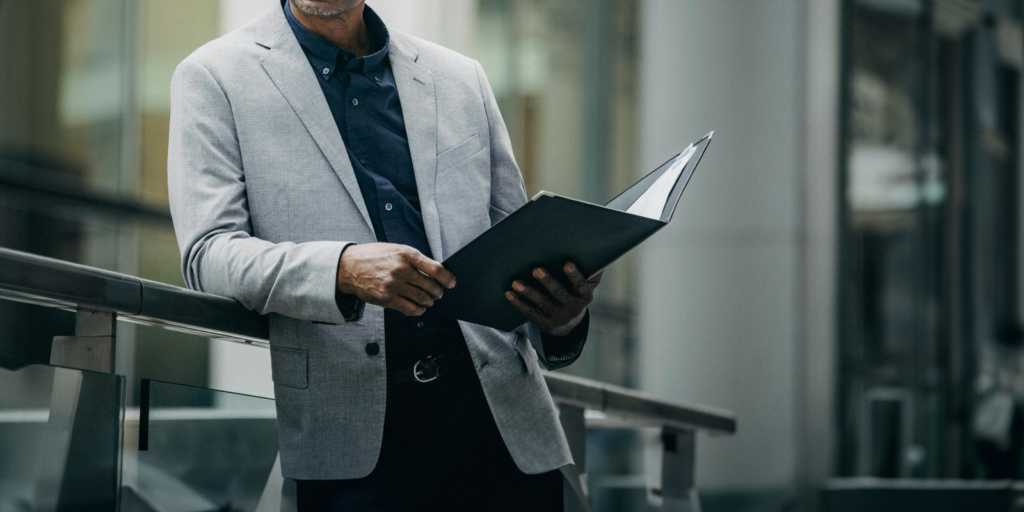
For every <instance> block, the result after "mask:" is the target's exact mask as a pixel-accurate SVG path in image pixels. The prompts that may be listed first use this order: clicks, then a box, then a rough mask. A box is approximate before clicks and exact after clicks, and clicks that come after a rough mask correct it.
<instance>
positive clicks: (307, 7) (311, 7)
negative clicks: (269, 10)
mask: <svg viewBox="0 0 1024 512" xmlns="http://www.w3.org/2000/svg"><path fill="white" fill-rule="evenodd" d="M361 3H363V2H362V0H341V1H338V2H315V1H312V0H292V5H294V6H295V8H296V9H298V10H299V12H301V13H302V14H305V15H307V16H316V17H317V18H334V17H336V16H341V15H342V14H345V13H346V12H349V11H351V10H352V9H355V8H356V7H357V6H358V5H359V4H361Z"/></svg>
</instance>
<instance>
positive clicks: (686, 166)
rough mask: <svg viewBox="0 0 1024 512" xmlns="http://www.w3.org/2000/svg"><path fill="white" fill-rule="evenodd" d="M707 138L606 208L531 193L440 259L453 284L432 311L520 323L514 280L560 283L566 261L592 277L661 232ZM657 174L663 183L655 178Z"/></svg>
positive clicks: (501, 324)
mask: <svg viewBox="0 0 1024 512" xmlns="http://www.w3.org/2000/svg"><path fill="white" fill-rule="evenodd" d="M713 133H714V132H712V133H709V134H707V135H705V136H704V138H702V139H700V140H699V141H697V142H695V143H693V144H691V145H690V146H688V147H687V148H686V149H685V150H683V151H682V152H680V153H679V154H677V155H676V156H674V157H672V158H671V159H669V160H668V161H667V162H665V163H664V164H662V165H661V166H659V167H658V168H657V169H655V170H654V171H653V172H651V173H650V174H648V175H647V176H644V177H643V178H642V179H641V180H640V181H638V182H636V183H635V184H634V185H633V186H632V187H630V188H628V189H626V191H625V192H623V193H621V194H619V195H618V196H617V197H615V199H612V200H611V201H610V202H608V204H606V205H604V206H600V205H596V204H591V203H587V202H584V201H579V200H576V199H571V198H568V197H562V196H559V195H555V194H551V193H549V192H541V193H539V194H537V195H536V196H534V198H533V199H532V200H531V201H530V202H528V203H526V204H525V205H523V207H522V208H520V209H518V210H516V211H515V212H514V213H512V214H511V215H509V216H508V217H506V218H505V219H504V220H502V221H501V222H499V223H497V224H495V225H494V226H493V227H491V229H489V230H487V231H485V232H484V233H483V234H481V235H480V236H478V237H477V238H475V239H473V241H471V242H470V243H468V244H466V246H465V247H463V248H462V249H459V251H458V252H456V253H455V254H453V255H451V256H450V257H449V258H448V259H446V260H445V261H444V262H443V265H444V267H445V268H446V269H448V270H449V271H450V272H451V273H452V274H454V275H455V279H456V283H457V284H456V286H455V288H453V289H451V290H445V292H444V297H443V298H441V299H440V300H438V301H436V302H435V303H434V305H433V306H432V307H431V309H432V310H434V311H433V312H434V313H436V314H440V315H442V316H445V317H449V318H455V319H458V320H465V321H467V322H472V323H475V324H480V325H486V326H488V327H494V328H496V329H501V330H504V331H511V330H513V329H515V328H517V327H519V326H520V325H522V324H524V323H526V318H525V317H524V316H523V315H522V313H520V312H519V310H517V309H516V308H515V307H513V306H512V304H511V303H509V302H508V299H506V298H505V291H507V290H511V289H512V281H515V280H517V279H518V280H521V281H522V282H524V283H526V284H528V285H530V286H534V287H535V288H538V289H540V290H543V289H544V288H543V286H542V285H540V283H538V282H537V281H536V279H534V278H533V276H532V274H531V272H532V271H533V269H534V268H536V267H544V268H545V269H547V270H548V271H549V272H550V273H551V275H552V276H558V277H561V278H563V280H564V278H565V276H564V274H563V271H562V267H563V266H564V265H565V263H567V262H569V261H572V262H575V263H576V265H577V267H578V268H579V269H580V271H581V272H583V273H584V274H585V275H587V276H588V277H593V276H594V275H596V274H597V273H598V272H600V271H601V270H603V269H604V268H605V267H607V266H608V265H610V264H611V263H612V262H614V261H615V260H617V259H619V258H620V257H622V255H624V254H626V253H627V252H629V250H630V249H632V248H634V247H636V246H637V245H640V243H641V242H643V241H644V240H646V239H647V238H648V237H650V236H651V235H653V234H654V233H655V232H656V231H658V230H659V229H661V228H663V227H665V226H666V225H667V224H668V222H669V220H671V219H672V213H673V212H675V209H676V204H678V202H679V198H680V196H681V195H682V193H683V189H685V188H686V184H687V182H689V180H690V176H692V175H693V171H694V169H696V168H697V164H698V163H699V162H700V159H701V157H702V156H703V155H704V150H705V149H706V148H707V146H708V143H710V142H711V135H712V134H713ZM670 171H671V172H670ZM666 173H669V174H668V175H667V176H666ZM676 175H677V177H675V178H673V176H676ZM663 176H665V178H666V179H664V180H661V181H659V178H662V177H663ZM645 193H647V194H646V196H645ZM630 210H632V211H633V212H632V213H630ZM645 215H646V216H645Z"/></svg>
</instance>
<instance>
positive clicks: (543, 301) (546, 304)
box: [512, 281, 555, 315]
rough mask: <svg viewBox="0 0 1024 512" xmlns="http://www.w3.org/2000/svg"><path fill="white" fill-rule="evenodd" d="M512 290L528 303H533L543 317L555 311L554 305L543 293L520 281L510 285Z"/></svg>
mask: <svg viewBox="0 0 1024 512" xmlns="http://www.w3.org/2000/svg"><path fill="white" fill-rule="evenodd" d="M512 289H513V290H515V291H516V292H518V293H519V294H520V295H522V296H523V297H526V298H527V299H530V302H532V303H533V305H534V306H535V307H536V309H537V310H538V311H540V312H541V313H543V314H545V315H548V314H550V313H551V312H552V311H554V310H555V305H554V304H553V303H552V302H551V299H549V298H547V297H546V296H545V295H544V294H543V293H541V292H539V291H537V290H535V289H533V288H531V287H529V286H526V285H525V284H523V283H522V282H520V281H514V282H513V283H512Z"/></svg>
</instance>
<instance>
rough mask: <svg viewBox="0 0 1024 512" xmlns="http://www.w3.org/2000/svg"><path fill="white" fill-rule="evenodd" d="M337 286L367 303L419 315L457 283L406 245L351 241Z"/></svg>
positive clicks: (434, 263)
mask: <svg viewBox="0 0 1024 512" xmlns="http://www.w3.org/2000/svg"><path fill="white" fill-rule="evenodd" d="M337 287H338V291H340V292H341V293H347V294H351V295H355V296H356V297H359V298H360V299H362V300H363V301H364V302H366V303H368V304H376V305H378V306H383V307H385V308H391V309H397V310H398V311H401V312H402V313H405V314H406V315H407V316H419V315H422V314H423V313H424V312H425V311H426V310H427V308H428V307H430V306H432V305H434V301H435V300H437V299H440V298H441V296H442V295H443V294H444V289H445V288H449V289H450V288H454V287H455V276H453V275H452V273H451V272H448V271H447V270H445V268H444V267H442V266H441V264H440V263H438V262H436V261H434V260H432V259H430V258H428V257H426V256H424V255H423V253H421V252H419V251H417V250H416V249H413V248H412V247H409V246H407V245H399V244H387V243H372V244H362V245H350V246H348V247H346V248H345V250H344V251H343V252H342V253H341V260H340V261H339V262H338V282H337Z"/></svg>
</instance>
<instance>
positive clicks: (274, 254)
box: [167, 60, 350, 324]
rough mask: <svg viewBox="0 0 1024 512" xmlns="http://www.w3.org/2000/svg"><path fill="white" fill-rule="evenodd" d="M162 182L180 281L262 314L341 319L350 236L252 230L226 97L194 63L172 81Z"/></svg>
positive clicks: (182, 68)
mask: <svg viewBox="0 0 1024 512" xmlns="http://www.w3.org/2000/svg"><path fill="white" fill-rule="evenodd" d="M167 183H168V191H169V196H170V206H171V215H172V217H173V220H174V231H175V235H176V236H177V238H178V245H179V248H180V249H181V269H182V274H183V276H184V278H185V283H186V284H187V285H188V287H189V288H191V289H193V290H199V291H203V292H207V293H212V294H216V295H222V296H225V297H231V298H234V299H237V300H238V301H239V302H241V303H242V304H243V305H244V306H245V307H247V308H249V309H253V310H256V311H258V312H260V313H262V314H267V313H279V314H282V315H286V316H289V317H293V318H298V319H303V320H314V321H321V322H327V323H334V324H341V323H344V322H345V320H344V318H343V317H342V314H341V311H339V309H338V306H337V304H336V303H335V282H336V279H337V271H338V261H339V259H340V258H341V252H342V250H344V248H345V247H347V246H348V245H350V243H349V242H309V243H301V244H295V243H290V242H285V243H271V242H268V241H266V240H261V239H259V238H256V237H254V236H253V233H252V225H251V222H250V218H249V207H248V200H247V197H246V188H245V187H246V184H245V172H244V168H243V164H242V155H241V150H240V148H239V143H238V137H237V132H236V129H235V121H234V116H233V115H232V111H231V104H230V101H229V98H228V96H227V95H226V94H225V91H224V88H223V87H222V86H221V85H220V83H219V82H218V81H217V80H216V79H215V77H214V76H213V75H212V74H211V73H210V71H209V70H208V69H207V68H206V67H204V66H203V65H202V64H201V63H198V62H194V61H192V60H186V61H185V62H183V63H182V64H181V65H179V66H178V68H177V70H175V73H174V77H173V79H172V80H171V119H170V140H169V145H168V154H167Z"/></svg>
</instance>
